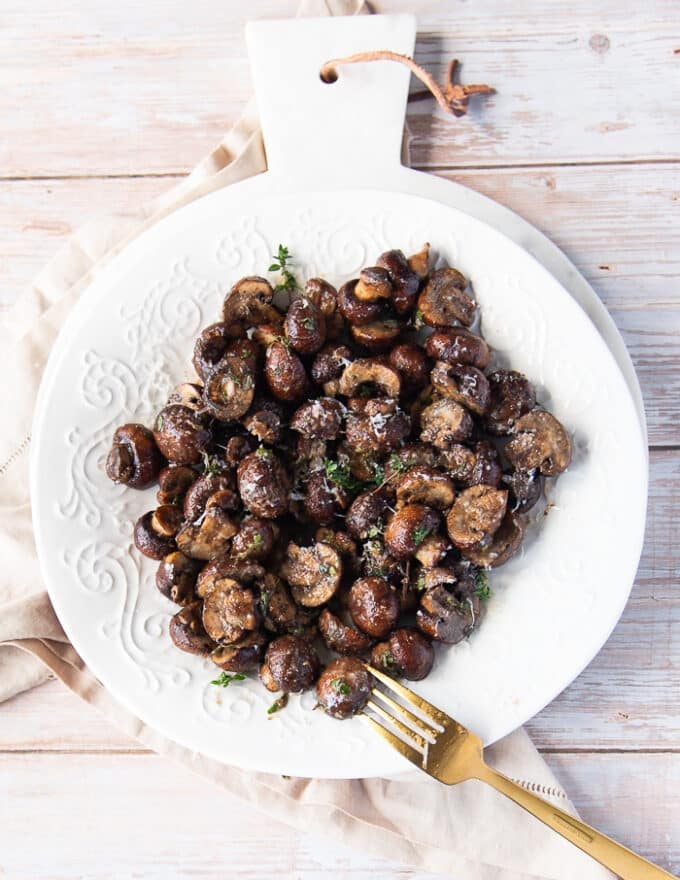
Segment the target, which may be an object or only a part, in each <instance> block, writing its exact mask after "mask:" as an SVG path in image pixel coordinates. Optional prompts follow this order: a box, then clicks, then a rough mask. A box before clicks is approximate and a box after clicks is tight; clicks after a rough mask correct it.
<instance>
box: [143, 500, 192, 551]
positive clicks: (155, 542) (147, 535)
mask: <svg viewBox="0 0 680 880" xmlns="http://www.w3.org/2000/svg"><path fill="white" fill-rule="evenodd" d="M181 524H182V513H181V511H179V510H178V509H177V508H176V507H172V506H171V505H167V504H166V505H163V506H162V507H159V508H157V509H156V510H152V511H150V512H149V513H145V514H144V515H143V516H140V518H139V519H138V520H137V522H136V523H135V527H134V532H133V538H134V542H135V547H136V548H137V549H138V550H139V552H140V553H143V554H144V556H148V558H149V559H156V560H158V561H160V560H161V559H163V558H164V557H165V556H167V555H168V553H171V552H172V551H173V550H174V549H175V540H174V539H175V535H176V534H177V531H178V529H179V527H180V526H181Z"/></svg>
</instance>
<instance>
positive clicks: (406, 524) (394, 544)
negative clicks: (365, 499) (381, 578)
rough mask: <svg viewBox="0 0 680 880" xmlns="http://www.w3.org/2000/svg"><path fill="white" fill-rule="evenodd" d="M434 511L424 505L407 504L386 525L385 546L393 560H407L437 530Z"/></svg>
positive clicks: (436, 516)
mask: <svg viewBox="0 0 680 880" xmlns="http://www.w3.org/2000/svg"><path fill="white" fill-rule="evenodd" d="M439 522H440V517H439V514H438V513H437V511H436V510H433V509H432V508H431V507H427V506H426V505H424V504H407V505H405V506H404V507H402V508H401V509H400V510H398V511H397V512H396V513H395V514H394V515H393V516H392V517H391V519H390V521H389V522H388V523H387V528H386V529H385V546H386V547H387V549H388V550H389V552H390V553H391V554H392V556H394V558H395V559H408V558H409V556H413V554H414V553H415V552H416V550H417V549H418V547H420V545H421V544H422V543H423V541H424V540H425V538H427V537H428V535H431V534H432V533H433V532H436V531H437V529H438V528H439Z"/></svg>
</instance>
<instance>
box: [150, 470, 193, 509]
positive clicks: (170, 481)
mask: <svg viewBox="0 0 680 880" xmlns="http://www.w3.org/2000/svg"><path fill="white" fill-rule="evenodd" d="M196 476H197V474H196V471H195V470H194V469H193V468H190V467H185V466H184V465H176V466H174V467H164V468H163V470H162V471H161V472H160V474H159V475H158V492H157V493H156V500H157V501H158V503H159V504H179V503H180V502H182V501H183V499H184V496H185V494H186V492H187V490H188V489H189V487H190V486H191V485H192V484H193V483H194V482H195V480H196Z"/></svg>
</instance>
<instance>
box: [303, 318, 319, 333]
mask: <svg viewBox="0 0 680 880" xmlns="http://www.w3.org/2000/svg"><path fill="white" fill-rule="evenodd" d="M302 326H303V327H304V328H305V330H309V331H310V332H311V331H312V330H316V323H315V322H314V318H305V319H304V321H303V322H302Z"/></svg>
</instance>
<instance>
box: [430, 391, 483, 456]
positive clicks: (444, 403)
mask: <svg viewBox="0 0 680 880" xmlns="http://www.w3.org/2000/svg"><path fill="white" fill-rule="evenodd" d="M420 428H421V431H420V439H421V440H423V441H424V442H425V443H431V444H432V445H433V446H436V447H437V448H438V449H451V447H452V446H454V444H456V443H460V442H461V441H462V440H467V439H468V437H469V436H470V434H472V428H473V425H472V417H471V416H470V413H469V412H468V411H467V410H466V409H465V407H463V406H461V405H460V404H459V403H456V402H455V401H454V400H450V399H447V398H444V399H443V400H435V402H434V403H431V404H430V405H429V406H426V407H425V409H424V410H423V411H422V412H421V414H420Z"/></svg>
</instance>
